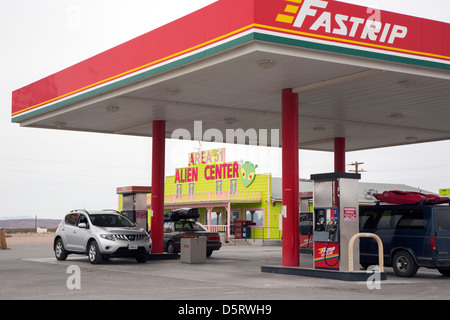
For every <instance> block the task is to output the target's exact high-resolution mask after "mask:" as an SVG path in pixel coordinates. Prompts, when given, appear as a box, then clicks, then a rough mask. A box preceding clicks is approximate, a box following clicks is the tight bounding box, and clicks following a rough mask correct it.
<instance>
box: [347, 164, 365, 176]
mask: <svg viewBox="0 0 450 320" xmlns="http://www.w3.org/2000/svg"><path fill="white" fill-rule="evenodd" d="M362 164H364V162H358V161H355V162H353V163H350V164H349V166H354V167H355V170H349V171H350V172H354V173H361V172H366V170H364V169H360V168H359V166H360V165H362Z"/></svg>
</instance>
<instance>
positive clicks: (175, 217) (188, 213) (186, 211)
mask: <svg viewBox="0 0 450 320" xmlns="http://www.w3.org/2000/svg"><path fill="white" fill-rule="evenodd" d="M198 218H200V211H198V209H197V208H182V209H176V210H172V211H170V212H169V213H166V214H165V215H164V221H166V222H167V221H179V220H186V219H198Z"/></svg>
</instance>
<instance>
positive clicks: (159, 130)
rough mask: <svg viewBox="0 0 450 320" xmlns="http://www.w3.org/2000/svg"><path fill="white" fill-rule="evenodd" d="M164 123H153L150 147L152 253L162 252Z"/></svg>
mask: <svg viewBox="0 0 450 320" xmlns="http://www.w3.org/2000/svg"><path fill="white" fill-rule="evenodd" d="M165 154H166V122H165V121H153V146H152V211H153V216H152V221H151V222H152V225H151V227H152V229H151V230H152V232H151V236H152V242H153V243H152V253H163V250H164V240H163V237H164V176H165V168H164V163H165Z"/></svg>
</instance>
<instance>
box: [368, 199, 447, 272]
mask: <svg viewBox="0 0 450 320" xmlns="http://www.w3.org/2000/svg"><path fill="white" fill-rule="evenodd" d="M359 214H360V232H368V233H375V234H376V235H378V236H379V237H380V238H381V241H382V242H383V248H384V264H385V265H386V266H392V267H393V268H394V271H395V273H396V274H397V275H398V276H400V277H413V276H414V275H415V274H416V273H417V270H418V269H419V267H425V268H431V269H437V270H438V271H439V272H440V273H441V274H442V275H444V276H450V207H449V206H437V205H434V206H431V205H430V206H426V205H423V206H422V205H374V206H360V207H359ZM360 262H361V265H362V267H363V268H367V267H369V266H370V265H375V264H378V247H377V243H376V241H375V240H374V239H371V238H361V239H360Z"/></svg>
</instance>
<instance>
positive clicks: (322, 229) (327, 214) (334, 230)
mask: <svg viewBox="0 0 450 320" xmlns="http://www.w3.org/2000/svg"><path fill="white" fill-rule="evenodd" d="M313 242H314V262H315V268H332V269H339V210H338V209H337V208H334V207H330V208H314V231H313Z"/></svg>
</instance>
